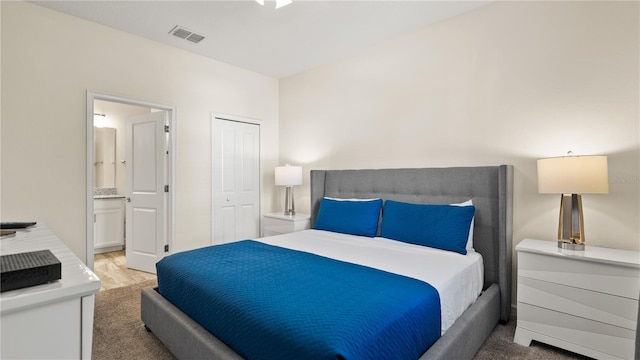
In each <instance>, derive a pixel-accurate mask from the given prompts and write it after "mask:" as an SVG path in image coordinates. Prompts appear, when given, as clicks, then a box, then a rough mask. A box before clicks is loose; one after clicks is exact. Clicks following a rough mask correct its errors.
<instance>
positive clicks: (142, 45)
mask: <svg viewBox="0 0 640 360" xmlns="http://www.w3.org/2000/svg"><path fill="white" fill-rule="evenodd" d="M0 4H1V5H0V6H1V7H2V11H1V16H2V24H1V26H2V30H1V31H2V32H1V34H2V44H1V45H2V53H1V54H2V62H1V66H2V70H1V71H2V99H1V100H2V109H1V112H2V115H1V116H2V133H1V136H2V138H1V141H2V143H1V156H2V174H1V178H0V179H1V180H0V181H1V185H2V189H1V190H2V204H1V212H2V219H3V221H7V220H35V221H39V222H44V223H46V224H47V225H48V226H49V227H50V228H52V229H53V231H54V232H55V233H56V234H57V235H58V236H59V237H60V238H61V239H62V240H63V241H64V242H65V243H66V244H67V245H68V246H69V248H71V250H72V251H73V252H74V253H75V254H76V255H78V257H80V258H81V259H83V260H84V259H85V257H86V256H85V254H86V235H85V234H86V220H85V219H86V213H85V212H86V198H85V194H86V140H87V139H86V126H87V125H86V124H87V120H86V94H87V90H91V91H97V92H100V93H106V94H111V95H118V96H124V97H129V98H134V99H139V100H145V101H149V102H153V103H162V104H167V105H175V106H176V108H177V141H176V143H177V154H176V157H177V164H176V165H177V179H176V182H177V184H176V189H175V191H176V196H177V199H176V209H175V210H176V221H177V224H176V232H177V234H176V239H175V241H176V242H175V245H176V246H175V250H178V251H179V250H184V249H189V248H194V247H199V246H204V245H208V244H209V243H210V238H211V236H210V232H211V230H210V229H211V225H210V219H211V210H210V208H211V191H210V186H211V179H210V177H211V176H210V173H211V170H210V169H211V155H210V154H211V150H210V148H211V142H210V136H211V135H210V133H211V131H210V129H211V127H210V126H211V125H210V123H211V119H210V113H211V112H220V113H225V114H233V115H238V116H244V117H249V118H254V119H260V120H262V121H263V126H262V133H263V137H262V139H263V140H264V141H263V143H262V144H261V150H262V152H263V155H264V161H263V164H262V165H263V169H265V173H264V175H263V186H264V188H266V189H269V190H267V191H264V190H263V193H264V197H263V207H266V209H267V211H270V210H271V202H272V199H271V195H272V191H271V189H272V184H273V180H272V177H273V170H271V171H270V172H269V171H267V170H266V169H273V168H274V167H275V166H276V165H277V163H278V159H277V157H278V148H277V147H278V145H277V144H278V81H277V80H276V79H274V78H270V77H267V76H263V75H259V74H256V73H253V72H250V71H247V70H244V69H240V68H237V67H234V66H230V65H228V64H224V63H221V62H217V61H214V60H211V59H207V58H204V57H200V56H197V55H194V54H191V53H188V52H185V51H182V50H178V49H175V48H171V47H168V46H165V45H162V44H159V43H155V42H152V41H149V40H146V39H143V38H139V37H136V36H132V35H129V34H126V33H123V32H120V31H117V30H114V29H111V28H107V27H104V26H101V25H98V24H95V23H91V22H88V21H84V20H81V19H78V18H74V17H71V16H68V15H65V14H62V13H58V12H54V11H52V10H49V9H46V8H43V7H40V6H37V5H34V4H30V3H26V2H6V1H3V2H1V3H0Z"/></svg>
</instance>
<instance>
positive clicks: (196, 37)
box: [169, 25, 204, 44]
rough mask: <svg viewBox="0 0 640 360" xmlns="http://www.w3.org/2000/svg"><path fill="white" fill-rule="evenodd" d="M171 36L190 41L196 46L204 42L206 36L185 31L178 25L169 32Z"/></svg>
mask: <svg viewBox="0 0 640 360" xmlns="http://www.w3.org/2000/svg"><path fill="white" fill-rule="evenodd" d="M169 34H171V35H173V36H176V37H179V38H180V39H185V40H189V41H191V42H193V43H196V44H197V43H199V42H200V41H202V40H204V36H202V35H200V34H196V33H194V32H193V31H191V30H189V29H185V28H184V27H182V26H180V25H176V26H175V27H174V28H173V29H171V31H169Z"/></svg>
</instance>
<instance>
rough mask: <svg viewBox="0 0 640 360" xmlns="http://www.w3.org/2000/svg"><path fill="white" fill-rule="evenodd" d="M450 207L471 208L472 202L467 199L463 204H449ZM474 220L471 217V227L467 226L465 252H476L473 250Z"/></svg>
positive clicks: (474, 217)
mask: <svg viewBox="0 0 640 360" xmlns="http://www.w3.org/2000/svg"><path fill="white" fill-rule="evenodd" d="M450 205H453V206H473V201H471V199H469V200H467V201H465V202H461V203H458V204H450ZM475 219H476V216H475V215H473V217H472V218H471V225H470V226H469V237H468V238H467V247H466V249H467V251H476V250H475V249H474V248H473V223H474V220H475Z"/></svg>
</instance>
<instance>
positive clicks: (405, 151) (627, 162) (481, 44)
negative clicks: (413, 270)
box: [280, 1, 640, 250]
mask: <svg viewBox="0 0 640 360" xmlns="http://www.w3.org/2000/svg"><path fill="white" fill-rule="evenodd" d="M638 10H639V3H638V2H585V1H580V2H538V1H536V2H511V1H500V2H495V3H493V4H490V5H487V6H484V7H481V8H479V9H477V10H474V11H471V12H468V13H465V14H462V15H460V16H458V17H455V18H452V19H450V20H447V21H443V22H440V23H438V24H435V25H433V26H430V27H427V28H424V29H421V30H419V31H415V32H412V33H409V34H405V35H402V36H399V37H397V38H394V39H392V40H390V41H387V42H385V43H382V44H379V45H377V46H374V47H371V48H369V49H367V50H364V51H361V52H358V53H356V54H354V55H352V56H349V57H347V58H344V59H341V60H339V61H335V62H332V63H329V64H325V65H322V66H320V67H317V68H315V69H312V70H309V71H306V72H303V73H301V74H298V75H295V76H292V77H289V78H287V79H284V80H282V81H281V83H280V156H281V162H282V163H284V162H290V163H292V164H300V165H302V166H303V167H304V169H305V172H306V174H307V178H306V179H305V185H303V186H301V187H299V188H298V189H297V190H296V191H297V192H296V194H297V197H296V202H297V204H298V210H299V211H308V210H309V199H308V197H309V196H308V195H309V190H308V186H309V185H308V184H309V182H308V170H310V169H341V168H385V167H391V168H395V167H431V166H436V167H441V166H466V165H498V164H513V165H514V166H515V204H514V238H513V240H514V246H515V245H516V244H517V243H518V242H520V241H521V240H522V239H523V238H525V237H533V238H540V239H548V240H555V239H556V236H557V222H558V211H559V195H549V194H538V192H537V175H536V159H539V158H544V157H552V156H562V155H565V154H566V153H567V151H569V150H572V151H573V152H574V153H575V154H581V155H588V154H598V155H607V156H608V157H609V177H610V184H611V185H610V190H609V194H607V195H584V196H583V204H584V207H585V224H586V225H585V233H586V241H587V243H588V244H591V245H600V246H608V247H617V248H623V249H633V250H640V191H639V188H640V126H639V119H640V116H639V115H640V114H639V107H640V100H639V99H640V92H639V89H638V88H639V79H640V78H639V67H640V66H639V65H640V62H639V54H640V39H639V19H638V16H639V15H638V14H639V11H638Z"/></svg>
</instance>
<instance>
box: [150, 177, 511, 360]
mask: <svg viewBox="0 0 640 360" xmlns="http://www.w3.org/2000/svg"><path fill="white" fill-rule="evenodd" d="M512 184H513V168H512V167H511V166H508V165H501V166H485V167H457V168H425V169H375V170H313V171H311V219H312V227H313V228H316V229H318V230H312V231H310V232H311V233H312V234H313V232H314V231H315V232H316V235H317V234H321V233H323V229H322V226H323V225H322V223H323V222H324V221H325V220H326V217H325V216H323V214H321V211H322V209H326V205H324V204H325V203H326V201H327V200H326V199H327V198H330V199H332V200H338V199H376V198H380V199H382V200H384V201H385V203H388V204H393V203H394V202H397V203H398V204H443V205H445V204H461V203H464V202H465V201H468V200H470V199H471V200H472V201H473V206H474V208H475V212H474V215H473V226H472V229H473V249H474V251H469V252H468V253H469V254H471V255H472V254H473V252H476V253H477V254H478V255H479V256H480V258H481V266H482V268H483V270H484V271H483V272H482V273H481V275H480V277H481V279H480V280H479V281H476V282H478V283H480V284H481V285H479V288H478V291H479V292H480V295H479V296H478V297H477V298H476V299H475V300H472V301H471V302H472V303H471V305H470V306H468V307H467V306H466V305H463V306H464V307H465V309H463V310H461V315H460V316H457V315H455V318H454V319H451V321H449V320H447V318H446V316H443V318H442V319H441V320H442V321H441V322H439V323H437V324H438V325H441V324H442V329H441V330H442V331H441V332H440V331H439V332H440V334H438V335H441V336H438V337H437V339H435V342H434V343H433V344H432V345H431V346H430V347H429V348H428V350H427V351H426V352H424V353H423V354H422V355H419V356H416V357H419V358H421V359H454V358H455V359H471V358H473V356H474V355H475V353H476V352H477V350H478V349H479V348H480V347H481V346H482V344H483V343H484V341H485V339H486V338H487V337H488V335H489V334H490V333H491V331H492V330H493V328H494V327H495V325H496V324H497V323H498V322H499V321H502V322H506V321H507V320H508V319H509V316H510V310H511V300H510V295H511V252H512V247H511V234H512V229H511V227H512V193H513V191H512V190H513V189H512V187H513V185H512ZM321 204H323V205H322V206H321ZM319 213H320V217H319ZM389 213H391V211H390V212H389ZM384 216H387V214H386V213H385V215H383V217H384ZM316 220H318V222H317V221H316ZM378 224H379V225H378V228H377V229H374V231H375V236H378V235H380V234H381V233H383V232H386V233H387V234H389V231H390V230H388V229H391V228H390V227H389V226H386V225H385V223H384V219H382V221H380V222H378ZM380 224H382V225H380ZM387 224H389V222H388V221H387ZM326 233H328V234H332V232H326ZM316 235H312V236H316ZM331 236H334V237H337V239H336V241H339V240H340V239H339V237H340V236H341V235H339V234H338V235H331ZM375 236H374V237H373V238H372V241H384V238H382V240H380V239H379V238H378V237H375ZM289 238H290V236H289V235H288V236H284V238H278V237H274V238H272V240H269V238H266V239H258V240H262V241H257V242H255V241H249V240H248V241H247V242H241V243H242V244H236V245H234V246H244V247H246V246H250V247H258V248H259V249H258V251H262V250H261V249H262V247H264V246H263V245H264V244H265V243H266V244H268V243H269V242H270V241H271V242H272V244H271V245H276V246H281V245H283V244H284V243H287V242H289V243H291V239H289ZM294 242H295V241H294ZM336 244H338V242H336ZM336 246H339V245H336ZM402 246H405V245H402ZM406 246H408V247H411V246H416V247H417V245H415V244H408V245H406ZM214 248H215V247H214ZM269 249H270V248H269ZM302 250H304V249H302ZM240 251H241V252H245V251H247V249H246V248H242V249H240ZM305 251H306V250H305ZM385 251H387V250H385ZM323 256H324V254H323ZM373 257H375V256H373ZM465 257H466V256H465ZM364 258H367V256H365V257H364ZM304 261H305V262H306V261H308V260H306V259H305V260H304ZM364 265H366V264H364ZM159 282H160V280H159ZM438 290H440V289H438ZM445 297H446V295H445ZM174 301H175V302H179V301H177V300H174ZM445 305H446V304H445ZM443 309H444V307H443ZM186 311H187V312H188V310H186ZM447 311H448V310H447ZM444 312H446V311H445V310H443V314H444ZM141 315H142V320H143V322H144V323H145V326H146V327H147V328H148V329H149V330H150V331H152V332H153V333H154V334H155V335H156V336H157V337H158V338H159V339H160V340H161V341H162V342H163V343H164V344H165V345H166V346H167V347H168V348H169V350H170V351H171V352H172V353H173V354H174V355H176V356H177V357H178V358H181V359H194V358H214V359H239V358H241V357H240V355H238V354H237V353H236V352H235V351H233V350H232V349H231V348H230V347H228V346H227V345H226V344H225V343H223V342H222V341H220V340H219V339H218V338H217V337H216V336H214V335H212V334H211V333H210V332H209V331H207V330H206V329H205V328H204V327H203V326H201V325H200V324H199V323H198V322H196V321H194V320H193V319H192V318H190V317H189V316H188V315H187V314H185V312H183V311H181V310H179V309H178V308H177V307H176V306H174V304H172V302H170V301H168V300H167V299H165V298H164V297H163V296H162V295H160V293H159V292H158V289H157V288H156V289H145V290H143V292H142V301H141ZM381 346H383V345H381Z"/></svg>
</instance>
